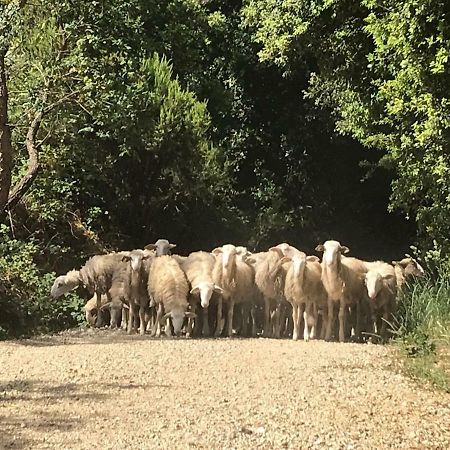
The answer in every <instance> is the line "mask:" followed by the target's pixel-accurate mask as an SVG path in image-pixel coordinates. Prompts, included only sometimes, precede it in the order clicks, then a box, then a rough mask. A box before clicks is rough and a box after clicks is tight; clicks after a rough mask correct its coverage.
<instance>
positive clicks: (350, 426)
mask: <svg viewBox="0 0 450 450" xmlns="http://www.w3.org/2000/svg"><path fill="white" fill-rule="evenodd" d="M389 352H390V350H389V349H388V348H386V347H381V346H374V345H355V344H330V343H325V342H310V343H307V344H305V343H303V342H292V341H288V340H278V341H277V340H270V339H248V340H247V339H246V340H243V339H233V340H229V339H221V340H186V339H174V340H167V339H160V340H151V339H148V338H145V339H141V338H138V337H135V336H134V337H128V336H124V335H123V334H121V333H120V332H117V333H115V334H111V332H96V333H92V334H89V333H86V332H83V333H80V334H77V333H69V334H64V335H62V336H56V337H51V338H45V339H37V340H32V341H17V342H4V343H0V448H2V449H3V448H14V449H17V448H32V449H41V448H58V449H62V448H64V449H93V448H95V449H97V448H98V449H153V448H166V449H176V448H180V449H186V448H205V449H212V448H214V449H218V448H226V449H244V448H245V449H251V448H277V449H278V448H292V449H300V448H342V449H356V448H361V449H369V448H373V449H382V448H404V449H413V448H414V449H416V448H417V449H423V448H442V449H448V448H450V395H447V394H441V393H433V392H430V391H426V390H422V389H419V388H418V387H417V386H416V385H415V384H414V383H412V382H410V381H409V380H407V379H405V378H404V377H403V376H402V375H400V374H398V373H395V371H394V369H393V367H391V362H390V361H391V360H390V358H389Z"/></svg>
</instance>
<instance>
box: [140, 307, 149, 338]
mask: <svg viewBox="0 0 450 450" xmlns="http://www.w3.org/2000/svg"><path fill="white" fill-rule="evenodd" d="M146 319H147V318H146V314H145V306H144V305H142V304H141V305H140V306H139V320H140V324H139V334H140V335H141V336H143V335H144V334H145V328H146V326H147V321H146Z"/></svg>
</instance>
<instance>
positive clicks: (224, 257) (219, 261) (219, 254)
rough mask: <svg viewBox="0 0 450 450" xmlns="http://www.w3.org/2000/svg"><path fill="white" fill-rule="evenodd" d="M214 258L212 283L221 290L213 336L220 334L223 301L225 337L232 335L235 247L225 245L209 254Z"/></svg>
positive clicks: (222, 322)
mask: <svg viewBox="0 0 450 450" xmlns="http://www.w3.org/2000/svg"><path fill="white" fill-rule="evenodd" d="M211 253H212V254H213V255H214V256H215V257H216V262H215V265H214V269H213V280H214V283H215V284H217V285H218V286H220V287H221V288H222V290H223V292H222V294H221V295H220V297H219V298H218V301H217V321H216V330H215V332H214V336H215V337H218V336H220V335H221V334H222V330H223V325H224V320H223V319H222V306H223V301H225V302H226V303H227V304H228V322H227V330H226V335H227V336H231V335H232V331H233V330H232V327H233V325H232V324H233V310H234V291H235V289H236V255H237V251H236V247H235V246H234V245H233V244H225V245H223V246H222V247H217V248H215V249H214V250H213V251H212V252H211Z"/></svg>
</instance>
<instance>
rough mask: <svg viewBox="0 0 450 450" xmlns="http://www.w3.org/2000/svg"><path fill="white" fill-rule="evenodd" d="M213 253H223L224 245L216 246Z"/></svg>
mask: <svg viewBox="0 0 450 450" xmlns="http://www.w3.org/2000/svg"><path fill="white" fill-rule="evenodd" d="M211 253H212V254H213V255H220V254H221V253H223V250H222V247H216V248H215V249H214V250H213V251H212V252H211Z"/></svg>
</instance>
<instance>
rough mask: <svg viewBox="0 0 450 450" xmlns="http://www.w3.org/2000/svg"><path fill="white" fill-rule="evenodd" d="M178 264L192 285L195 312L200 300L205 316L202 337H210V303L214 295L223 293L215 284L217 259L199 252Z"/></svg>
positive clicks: (191, 292) (209, 254)
mask: <svg viewBox="0 0 450 450" xmlns="http://www.w3.org/2000/svg"><path fill="white" fill-rule="evenodd" d="M177 260H178V259H177ZM178 262H179V264H180V267H181V268H182V269H183V271H184V273H185V274H186V277H187V279H188V281H189V283H190V285H191V291H190V294H191V297H193V298H194V299H195V300H194V301H193V302H192V306H193V309H194V312H196V311H195V309H196V305H197V301H196V299H197V298H199V299H200V305H201V307H202V314H203V326H202V335H203V336H209V335H210V329H209V319H208V309H209V302H210V301H211V298H212V296H213V294H214V293H217V294H222V293H223V289H222V288H221V287H220V286H218V285H217V284H215V283H214V280H213V276H212V273H213V269H214V265H215V263H216V258H215V257H214V255H212V254H211V253H207V252H203V251H199V252H193V253H191V254H190V255H189V256H188V257H187V258H184V259H180V260H178Z"/></svg>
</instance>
